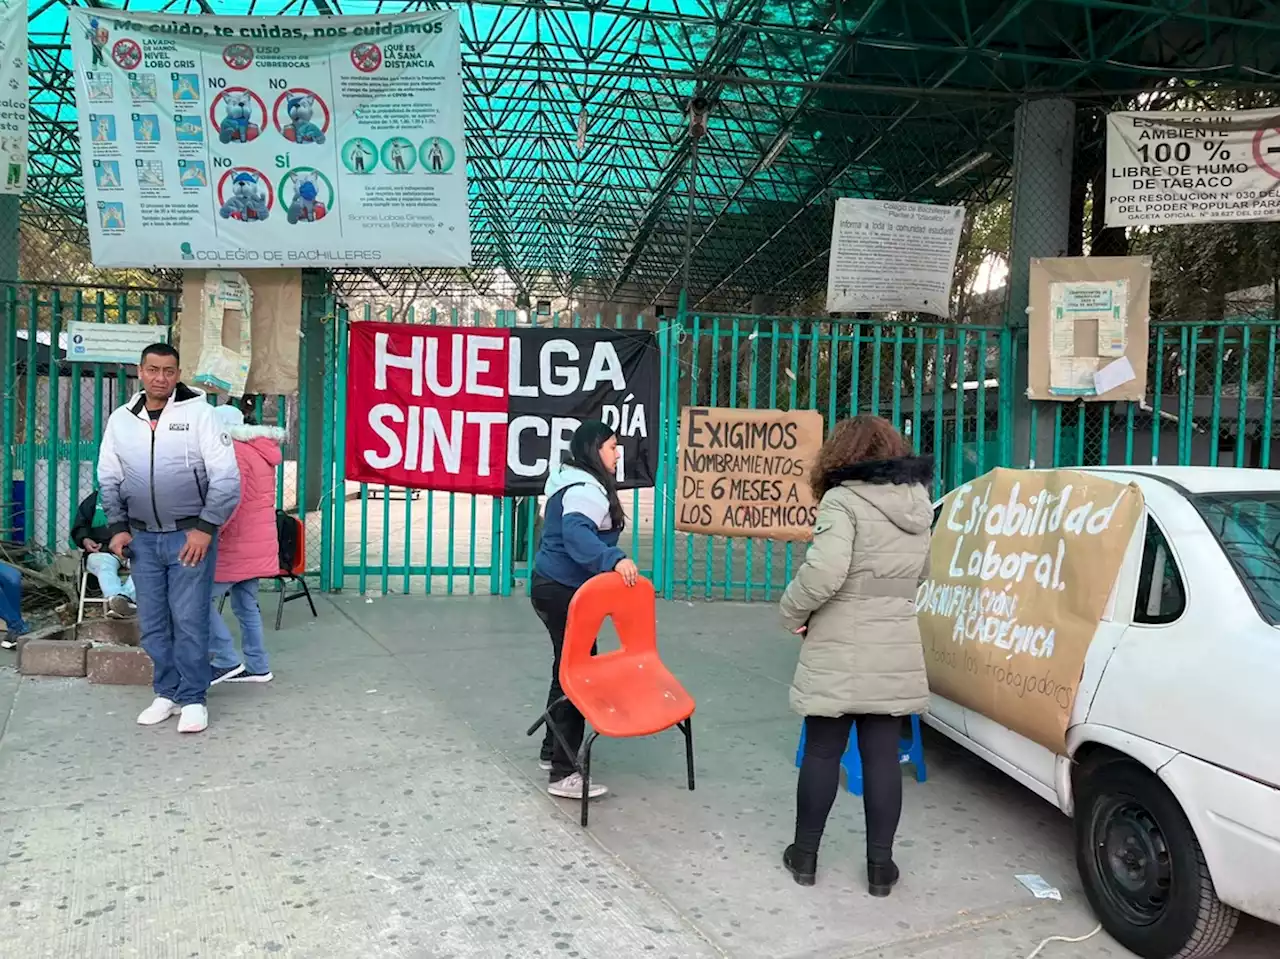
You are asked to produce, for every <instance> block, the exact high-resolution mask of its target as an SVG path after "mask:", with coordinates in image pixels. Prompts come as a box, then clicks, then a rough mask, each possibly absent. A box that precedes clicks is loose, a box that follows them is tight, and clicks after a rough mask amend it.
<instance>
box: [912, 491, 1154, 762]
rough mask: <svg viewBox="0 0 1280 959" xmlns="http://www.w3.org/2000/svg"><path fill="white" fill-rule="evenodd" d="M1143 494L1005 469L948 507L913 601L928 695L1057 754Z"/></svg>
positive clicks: (954, 497) (951, 498)
mask: <svg viewBox="0 0 1280 959" xmlns="http://www.w3.org/2000/svg"><path fill="white" fill-rule="evenodd" d="M1142 515H1143V500H1142V491H1141V490H1139V489H1138V487H1137V486H1134V485H1125V484H1123V483H1116V482H1113V481H1111V480H1107V479H1102V478H1100V477H1098V476H1093V475H1091V474H1088V473H1081V472H1075V471H1072V470H1050V471H1046V472H1034V471H1025V470H1006V469H997V470H993V471H991V472H990V473H987V474H986V475H985V476H981V477H979V478H978V479H976V480H974V481H973V482H971V483H967V484H965V485H964V486H961V487H959V488H958V489H956V490H953V491H952V492H951V493H950V494H949V495H948V496H947V498H946V499H945V500H944V501H943V506H942V511H941V513H940V514H939V516H938V522H937V524H936V526H935V527H934V531H933V542H932V545H931V546H930V548H929V568H928V577H927V578H926V579H925V581H924V582H923V583H922V584H921V585H920V590H919V593H918V595H917V597H916V605H917V610H918V614H919V621H920V634H921V638H922V640H923V641H924V651H925V659H926V662H927V664H928V669H929V688H930V690H931V691H932V692H934V693H937V694H938V695H940V696H943V697H945V698H946V699H949V700H951V701H953V702H955V703H959V704H960V705H961V706H965V707H967V708H969V709H972V710H975V711H977V712H979V713H981V714H982V715H983V716H987V717H989V718H990V719H993V720H995V721H996V722H998V723H1000V724H1001V725H1003V726H1007V727H1008V728H1009V729H1012V730H1013V731H1014V732H1017V733H1021V734H1022V735H1024V736H1026V737H1027V738H1029V739H1032V740H1034V741H1035V742H1038V743H1040V744H1041V745H1043V746H1045V747H1047V748H1049V749H1052V750H1054V751H1055V752H1058V753H1065V751H1066V732H1067V724H1068V722H1069V721H1070V718H1071V708H1072V705H1073V704H1074V702H1075V695H1076V688H1077V687H1078V685H1079V682H1080V676H1081V673H1082V672H1083V670H1084V659H1085V654H1086V653H1087V652H1088V650H1089V644H1090V642H1092V640H1093V636H1094V633H1095V632H1096V631H1097V628H1098V623H1099V621H1100V620H1101V619H1102V615H1103V612H1104V611H1105V610H1106V605H1107V600H1108V598H1109V597H1110V595H1111V591H1112V589H1113V588H1114V586H1115V583H1116V578H1117V576H1118V575H1119V573H1120V566H1121V563H1122V562H1123V561H1124V555H1125V550H1126V549H1127V548H1128V545H1129V541H1130V538H1131V537H1132V536H1133V532H1134V530H1135V529H1136V528H1137V525H1138V523H1139V521H1140V520H1141V519H1142Z"/></svg>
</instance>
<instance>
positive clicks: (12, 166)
mask: <svg viewBox="0 0 1280 959" xmlns="http://www.w3.org/2000/svg"><path fill="white" fill-rule="evenodd" d="M28 96H29V95H28V92H27V5H26V4H25V3H18V2H17V0H0V194H4V195H8V196H20V195H21V194H22V192H23V191H24V190H26V188H27V102H28Z"/></svg>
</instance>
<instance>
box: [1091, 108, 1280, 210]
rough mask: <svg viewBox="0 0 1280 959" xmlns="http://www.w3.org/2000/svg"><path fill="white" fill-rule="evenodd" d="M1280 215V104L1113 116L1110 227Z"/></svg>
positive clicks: (1109, 138)
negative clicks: (1278, 106)
mask: <svg viewBox="0 0 1280 959" xmlns="http://www.w3.org/2000/svg"><path fill="white" fill-rule="evenodd" d="M1277 219H1280V110H1275V109H1271V110H1240V111H1235V112H1231V113H1209V112H1206V113H1178V112H1173V111H1169V112H1154V111H1153V112H1147V113H1112V114H1109V115H1108V116H1107V216H1106V221H1107V226H1109V227H1112V226H1159V225H1169V224H1175V223H1209V222H1213V221H1224V220H1225V221H1230V220H1277Z"/></svg>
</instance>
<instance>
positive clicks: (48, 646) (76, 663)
mask: <svg viewBox="0 0 1280 959" xmlns="http://www.w3.org/2000/svg"><path fill="white" fill-rule="evenodd" d="M88 648H89V644H88V643H77V642H74V641H72V640H70V639H61V638H53V639H49V638H43V639H42V638H39V637H37V638H34V639H24V640H23V641H22V645H21V646H19V647H18V672H20V673H22V675H24V676H84V675H85V671H86V668H87V667H86V660H87V657H86V655H85V653H86V651H87V650H88Z"/></svg>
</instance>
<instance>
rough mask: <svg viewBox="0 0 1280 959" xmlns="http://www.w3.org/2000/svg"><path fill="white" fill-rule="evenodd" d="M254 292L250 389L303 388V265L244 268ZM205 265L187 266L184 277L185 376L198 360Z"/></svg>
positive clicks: (283, 391)
mask: <svg viewBox="0 0 1280 959" xmlns="http://www.w3.org/2000/svg"><path fill="white" fill-rule="evenodd" d="M239 273H240V275H241V276H243V277H244V278H245V280H247V281H248V283H249V288H250V289H251V290H252V291H253V324H252V326H251V327H250V330H249V332H250V336H251V338H252V340H251V342H252V357H253V358H252V360H251V361H250V364H249V375H248V378H247V380H246V381H245V385H244V391H245V392H246V393H263V394H266V395H268V396H288V395H290V394H292V393H296V392H297V391H298V346H299V342H300V341H299V331H300V329H301V324H302V271H301V270H240V271H239ZM204 281H205V271H204V270H187V271H185V272H184V273H183V277H182V312H181V314H180V316H179V319H178V342H177V343H176V344H175V345H176V346H177V347H178V349H179V350H180V351H181V352H182V375H183V378H184V379H186V380H187V381H190V380H191V379H192V377H193V375H194V371H195V368H196V363H197V361H198V360H199V358H200V357H199V353H200V341H201V322H200V311H199V309H198V308H197V307H196V304H199V303H201V301H202V296H203V290H204Z"/></svg>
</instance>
